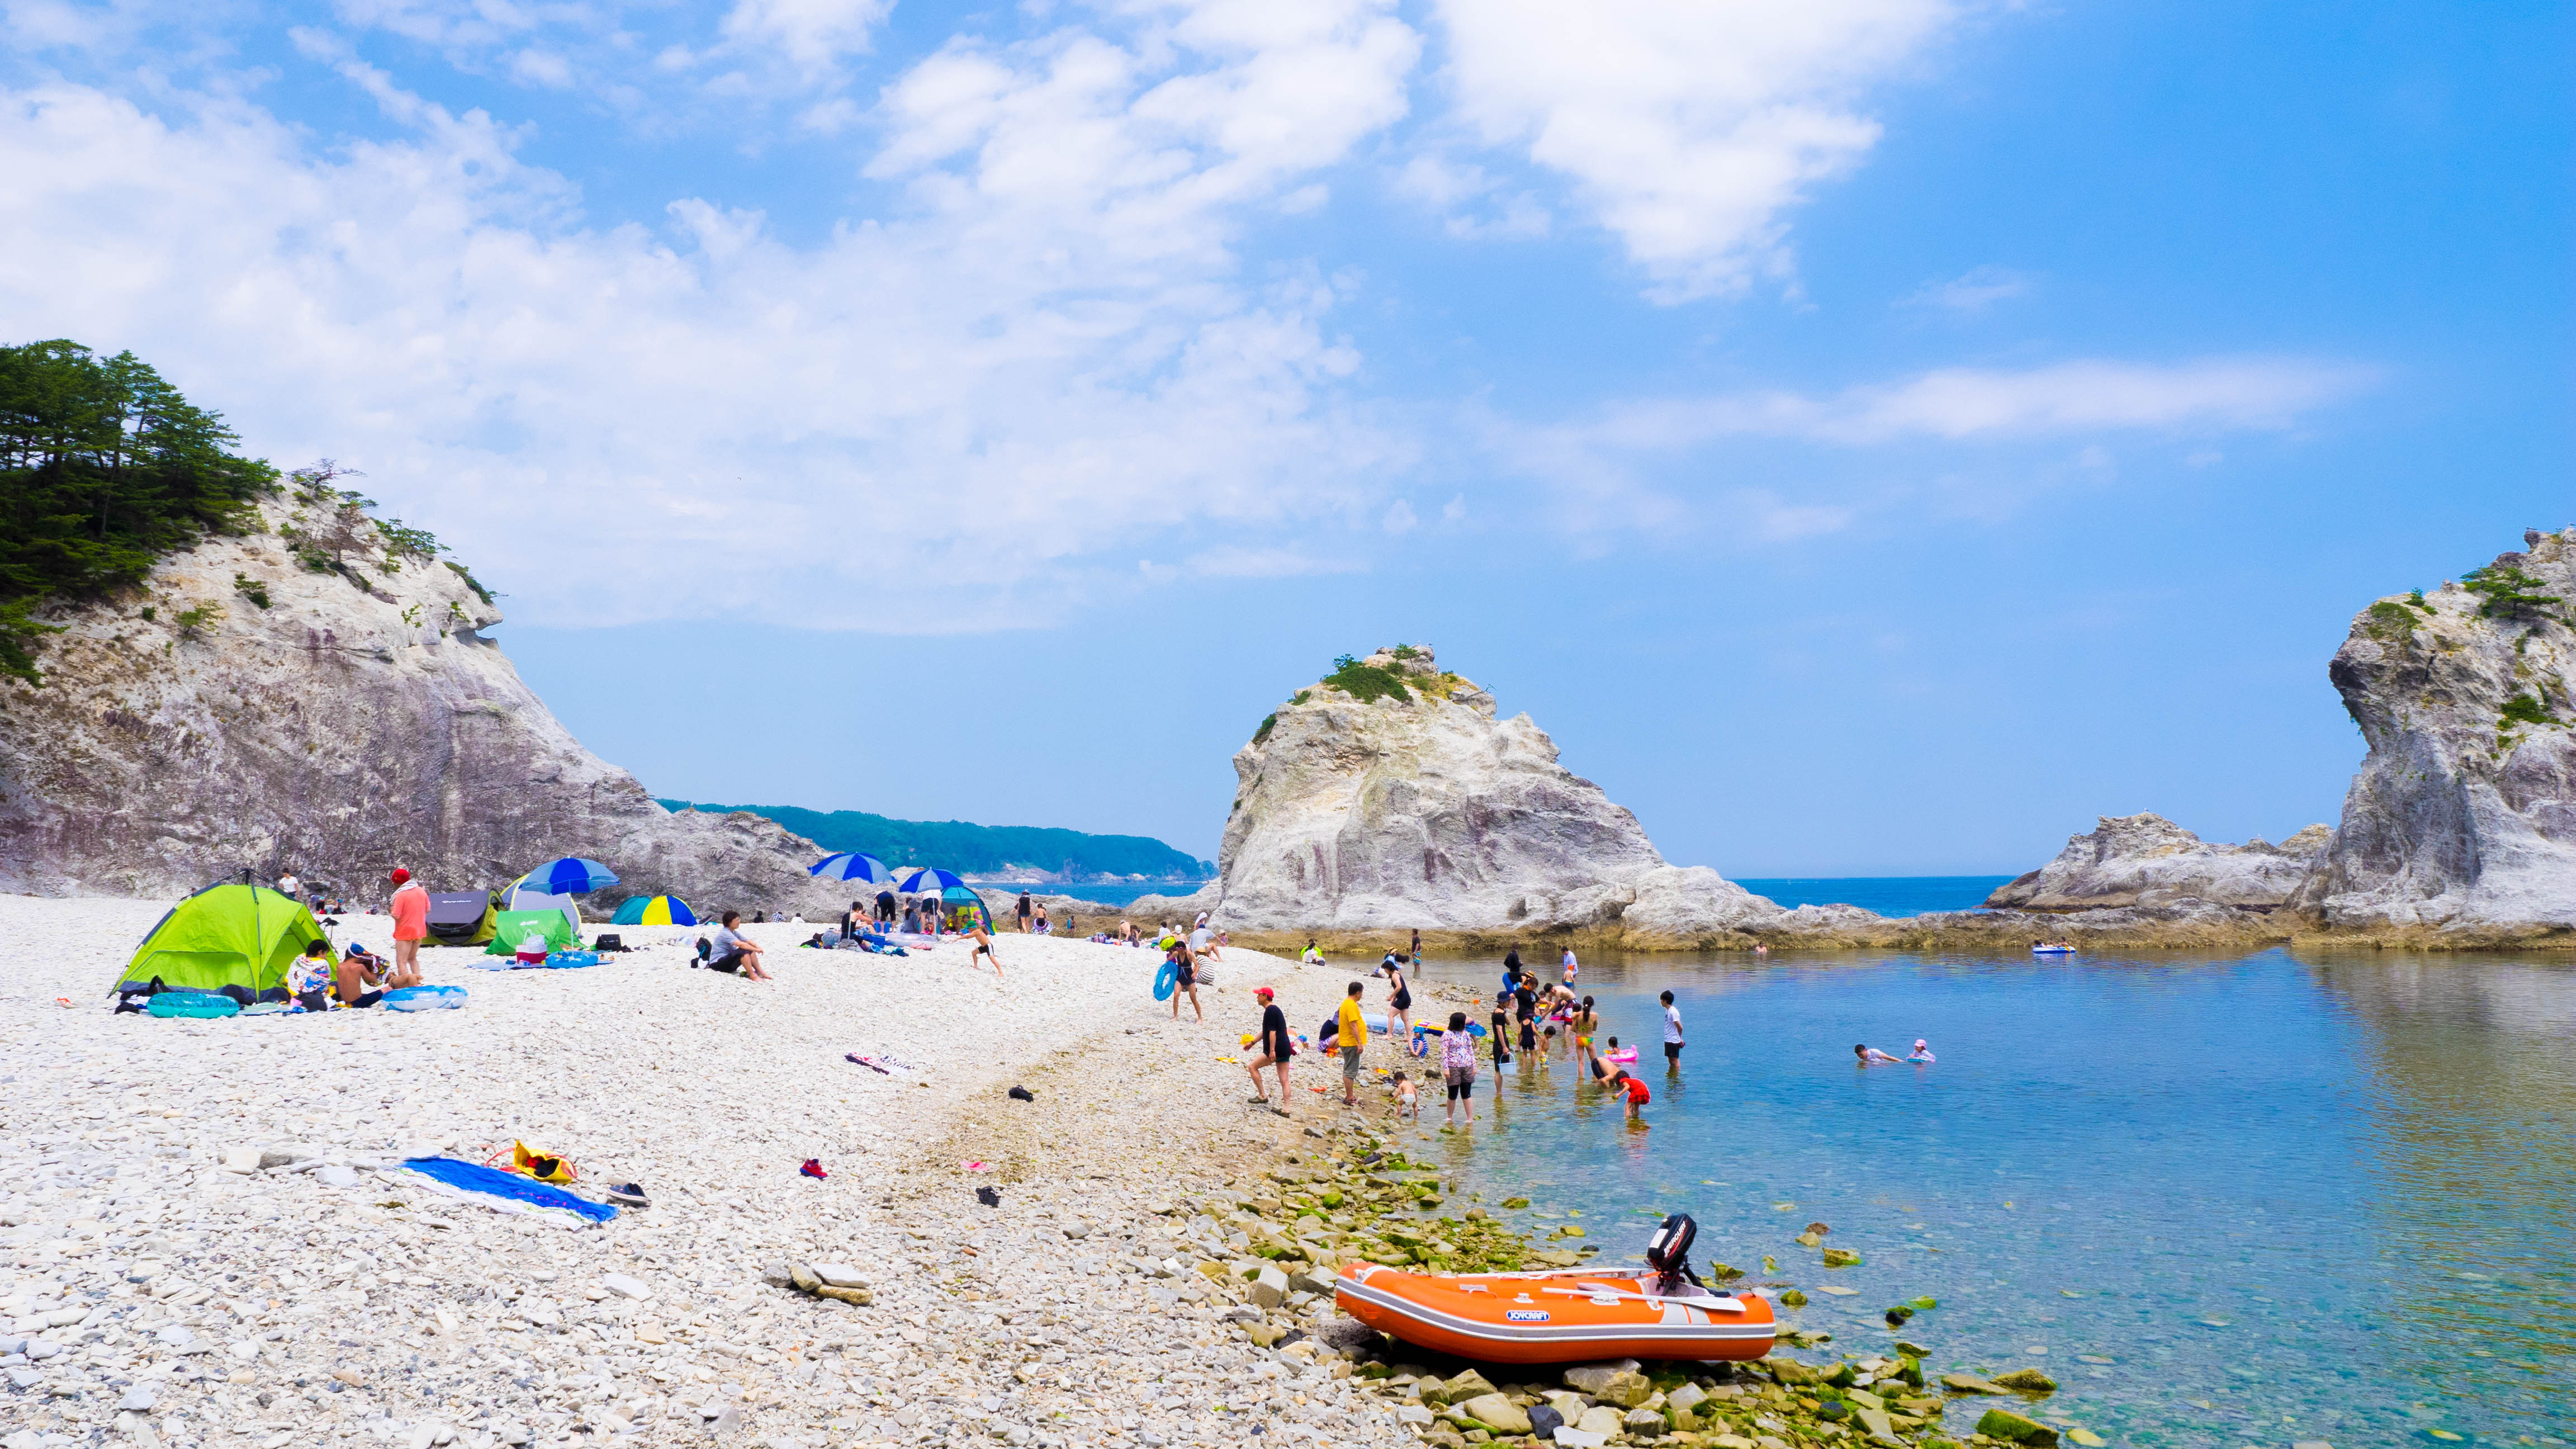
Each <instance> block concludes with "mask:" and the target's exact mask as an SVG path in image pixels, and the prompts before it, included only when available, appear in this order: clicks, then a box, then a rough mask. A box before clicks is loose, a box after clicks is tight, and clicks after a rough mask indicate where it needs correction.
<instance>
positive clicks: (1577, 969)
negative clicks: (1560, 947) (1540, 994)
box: [1565, 946, 1583, 986]
mask: <svg viewBox="0 0 2576 1449" xmlns="http://www.w3.org/2000/svg"><path fill="white" fill-rule="evenodd" d="M1582 973H1583V967H1582V964H1581V963H1579V962H1577V961H1576V960H1575V959H1574V948H1573V947H1572V946H1568V947H1566V948H1565V984H1566V985H1568V986H1572V985H1573V984H1574V978H1575V977H1577V976H1579V975H1581V974H1582Z"/></svg>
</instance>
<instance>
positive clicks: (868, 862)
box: [805, 850, 894, 885]
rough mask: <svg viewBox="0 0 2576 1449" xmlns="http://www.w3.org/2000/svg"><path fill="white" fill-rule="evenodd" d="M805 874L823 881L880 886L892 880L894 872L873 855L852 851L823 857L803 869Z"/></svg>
mask: <svg viewBox="0 0 2576 1449" xmlns="http://www.w3.org/2000/svg"><path fill="white" fill-rule="evenodd" d="M805 873H806V874H807V875H810V876H817V877H820V878H821V879H823V880H855V881H865V882H867V883H868V884H869V885H882V884H884V883H885V882H887V881H890V880H892V879H894V872H893V871H891V870H888V869H886V863H885V862H884V861H882V860H879V859H877V858H876V857H875V856H873V855H862V854H860V853H859V852H857V851H854V850H845V851H842V852H841V853H840V854H838V855H827V856H824V857H823V858H822V859H821V860H818V861H816V862H814V863H813V864H812V865H809V866H807V867H805Z"/></svg>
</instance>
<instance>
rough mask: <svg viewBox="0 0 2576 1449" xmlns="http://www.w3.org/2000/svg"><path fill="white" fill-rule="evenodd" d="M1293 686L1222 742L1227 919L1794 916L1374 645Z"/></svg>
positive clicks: (1648, 928)
mask: <svg viewBox="0 0 2576 1449" xmlns="http://www.w3.org/2000/svg"><path fill="white" fill-rule="evenodd" d="M1357 664H1358V667H1357V668H1356V669H1345V670H1343V671H1340V672H1338V673H1337V674H1335V675H1334V676H1332V677H1329V678H1327V679H1326V680H1324V681H1321V682H1319V683H1317V684H1315V685H1314V686H1312V687H1310V688H1307V689H1303V690H1300V691H1298V692H1297V694H1296V695H1295V696H1294V697H1293V698H1292V699H1290V700H1289V701H1288V702H1287V703H1286V704H1283V705H1281V706H1280V707H1279V710H1278V712H1277V713H1275V714H1274V715H1272V716H1271V717H1270V718H1269V719H1267V720H1265V721H1263V722H1262V726H1261V729H1260V730H1259V732H1257V733H1256V734H1255V735H1254V737H1253V739H1252V742H1251V743H1250V744H1247V745H1245V746H1244V747H1243V749H1242V750H1241V751H1240V752H1238V753H1237V754H1236V755H1235V757H1234V768H1235V776H1236V780H1237V782H1238V783H1237V788H1236V791H1235V799H1234V808H1233V811H1232V813H1231V814H1229V815H1228V817H1227V819H1226V827H1225V835H1224V839H1223V842H1222V844H1221V846H1220V848H1219V850H1218V856H1217V864H1218V871H1219V879H1218V880H1217V882H1216V883H1215V884H1214V885H1212V886H1210V887H1208V888H1207V889H1206V890H1204V891H1202V892H1201V893H1200V894H1199V895H1197V896H1193V897H1187V898H1181V899H1168V898H1163V897H1148V898H1146V899H1144V900H1140V901H1138V902H1136V903H1135V905H1134V906H1133V907H1132V909H1133V910H1134V911H1135V912H1137V913H1139V914H1142V915H1144V916H1146V917H1149V918H1155V919H1160V918H1162V917H1163V916H1165V915H1170V916H1173V917H1180V916H1183V915H1185V914H1188V913H1192V912H1195V911H1197V910H1213V911H1214V913H1215V920H1216V922H1217V924H1219V925H1220V926H1223V927H1224V928H1225V929H1227V930H1228V931H1230V932H1237V933H1252V934H1255V935H1267V934H1271V933H1278V934H1286V933H1292V932H1300V931H1317V932H1338V933H1350V932H1362V931H1382V932H1395V931H1410V930H1413V929H1417V928H1418V929H1421V930H1424V931H1426V932H1444V933H1453V934H1454V933H1511V932H1519V931H1532V932H1538V931H1548V930H1567V929H1587V930H1595V931H1607V932H1611V933H1613V934H1618V935H1621V936H1635V935H1644V934H1651V935H1653V936H1655V937H1657V938H1658V939H1667V938H1668V939H1673V940H1698V939H1703V938H1707V937H1710V936H1724V935H1727V934H1729V933H1731V932H1734V931H1736V930H1738V929H1739V928H1741V927H1743V926H1746V925H1749V924H1754V923H1759V922H1769V921H1774V920H1778V919H1780V918H1783V917H1785V916H1787V915H1788V914H1789V913H1787V912H1784V911H1782V910H1781V909H1780V908H1779V907H1778V906H1776V905H1773V904H1772V903H1771V902H1769V901H1767V900H1764V899H1762V898H1761V897H1759V896H1756V895H1754V894H1752V893H1751V892H1749V891H1746V890H1745V889H1743V888H1742V887H1740V886H1737V885H1734V884H1732V883H1731V882H1728V881H1726V880H1724V879H1722V878H1721V877H1719V875H1718V874H1717V872H1715V871H1713V870H1708V869H1706V868H1704V867H1702V868H1694V869H1680V868H1676V867H1674V866H1670V865H1667V864H1665V862H1664V858H1663V857H1662V856H1661V855H1659V854H1657V853H1656V850H1655V847H1654V844H1653V843H1652V842H1651V841H1649V840H1647V838H1646V832H1645V831H1644V830H1643V829H1642V828H1641V827H1639V825H1638V824H1637V820H1636V817H1635V816H1633V815H1631V814H1629V813H1628V812H1627V811H1626V810H1624V809H1622V808H1620V807H1619V806H1617V805H1615V804H1613V803H1611V801H1610V800H1609V799H1608V798H1607V797H1606V796H1604V795H1603V794H1602V792H1601V788H1600V787H1599V786H1597V785H1595V784H1593V783H1592V782H1591V781H1589V780H1586V779H1584V778H1582V777H1581V776H1579V775H1576V774H1574V773H1573V772H1572V771H1569V770H1567V769H1566V768H1565V767H1564V766H1562V765H1560V764H1558V763H1557V751H1556V744H1555V742H1554V741H1552V740H1550V739H1549V738H1548V737H1547V733H1546V732H1545V731H1543V730H1541V729H1540V728H1539V727H1538V726H1537V725H1536V724H1534V723H1532V722H1531V720H1530V717H1529V716H1528V715H1526V714H1523V715H1517V716H1514V717H1513V718H1511V719H1508V720H1505V719H1498V718H1497V717H1496V711H1495V707H1494V699H1493V696H1492V695H1490V694H1488V693H1486V692H1485V691H1484V690H1483V689H1481V688H1479V687H1478V686H1477V685H1476V684H1475V683H1473V682H1472V681H1470V680H1467V679H1464V678H1462V677H1460V676H1458V675H1456V674H1452V673H1448V672H1446V671H1443V670H1442V669H1441V668H1440V667H1439V665H1438V664H1437V662H1436V661H1435V660H1434V658H1433V655H1432V651H1431V650H1430V649H1428V648H1426V647H1422V646H1409V647H1407V646H1399V647H1397V648H1394V649H1387V650H1380V651H1379V652H1377V653H1375V654H1372V655H1370V656H1369V657H1368V658H1367V659H1366V660H1362V661H1358V662H1357Z"/></svg>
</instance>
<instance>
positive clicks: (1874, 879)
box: [1736, 875, 2012, 916]
mask: <svg viewBox="0 0 2576 1449" xmlns="http://www.w3.org/2000/svg"><path fill="white" fill-rule="evenodd" d="M2011 883H2012V877H2011V876H2008V875H1851V876H1818V877H1782V878H1776V879H1775V878H1763V879H1758V880H1757V879H1753V878H1750V877H1748V878H1746V879H1744V880H1739V881H1737V882H1736V884H1737V885H1740V886H1742V887H1744V888H1745V889H1746V890H1749V891H1751V892H1753V893H1754V894H1755V895H1757V896H1769V897H1770V898H1771V899H1772V900H1775V901H1777V902H1779V903H1780V904H1781V905H1784V906H1788V907H1791V908H1793V909H1794V908H1796V907H1798V906H1833V905H1843V906H1858V907H1860V908H1861V909H1862V910H1865V911H1876V912H1878V913H1879V914H1880V915H1882V916H1919V915H1922V914H1924V913H1925V912H1927V911H1973V910H1975V909H1976V908H1977V907H1979V906H1981V905H1984V904H1985V902H1986V897H1988V896H1990V895H1992V894H1994V892H1995V888H1996V887H1998V886H2004V885H2009V884H2011Z"/></svg>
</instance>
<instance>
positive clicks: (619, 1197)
mask: <svg viewBox="0 0 2576 1449" xmlns="http://www.w3.org/2000/svg"><path fill="white" fill-rule="evenodd" d="M601 1196H603V1197H606V1198H607V1199H608V1200H609V1201H610V1202H613V1203H615V1204H617V1205H618V1206H619V1207H635V1208H641V1207H651V1206H652V1204H651V1203H649V1202H646V1201H645V1200H644V1184H642V1183H640V1182H621V1183H617V1184H615V1185H614V1186H611V1187H609V1188H608V1189H606V1190H605V1191H604V1192H603V1193H602V1194H601Z"/></svg>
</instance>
